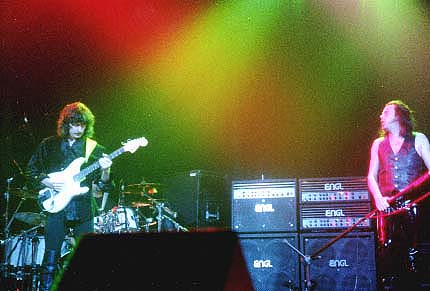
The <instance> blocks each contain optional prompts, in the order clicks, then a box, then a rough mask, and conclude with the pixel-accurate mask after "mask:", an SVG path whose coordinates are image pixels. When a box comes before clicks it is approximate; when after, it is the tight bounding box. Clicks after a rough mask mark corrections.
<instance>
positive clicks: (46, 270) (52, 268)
mask: <svg viewBox="0 0 430 291" xmlns="http://www.w3.org/2000/svg"><path fill="white" fill-rule="evenodd" d="M56 269H57V254H56V252H55V251H54V250H47V251H46V253H45V257H44V264H43V266H42V271H41V275H40V291H49V290H50V288H51V286H52V283H53V282H54V278H55V272H56Z"/></svg>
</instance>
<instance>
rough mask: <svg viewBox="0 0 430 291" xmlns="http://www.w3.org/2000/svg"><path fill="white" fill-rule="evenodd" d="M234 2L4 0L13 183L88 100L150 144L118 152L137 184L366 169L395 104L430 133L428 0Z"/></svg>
mask: <svg viewBox="0 0 430 291" xmlns="http://www.w3.org/2000/svg"><path fill="white" fill-rule="evenodd" d="M233 2H235V3H229V1H131V0H130V1H128V0H127V1H121V2H116V1H94V2H92V1H90V2H88V1H64V2H63V1H60V2H58V1H25V2H23V3H21V2H20V1H19V2H17V1H4V2H2V4H1V7H0V11H1V12H0V13H1V19H2V23H1V37H2V41H1V50H2V53H1V84H2V85H1V99H0V102H1V103H0V114H1V117H0V118H1V119H0V121H1V123H0V126H1V128H0V129H1V131H0V134H1V143H2V146H1V151H0V188H1V191H6V178H9V177H13V178H14V181H13V182H12V185H11V186H12V188H21V187H23V186H24V184H25V179H23V177H22V175H21V173H20V172H21V169H22V170H25V167H26V164H27V162H28V159H29V158H30V156H31V154H32V152H33V151H34V149H35V147H36V145H37V144H38V143H39V142H40V141H41V139H42V138H44V137H45V136H48V135H51V134H54V133H55V126H56V125H55V123H56V120H57V118H58V113H59V110H60V109H61V108H62V107H63V106H64V105H66V104H68V103H70V102H73V101H78V100H79V101H82V102H84V103H86V104H87V105H88V106H89V107H90V108H91V109H92V111H93V113H94V114H95V116H96V125H95V129H96V135H95V138H96V139H97V140H98V141H99V143H101V144H103V145H105V146H106V147H107V148H108V149H109V150H110V151H114V150H116V149H117V148H119V147H120V146H121V142H122V141H126V140H127V139H130V138H131V139H133V138H137V137H140V136H145V137H146V138H147V139H148V140H149V145H148V146H147V147H145V148H141V149H138V151H137V152H135V153H134V154H132V155H131V154H128V153H127V154H125V155H122V156H120V157H118V159H117V160H115V161H114V165H113V169H112V171H113V173H114V175H115V178H116V180H117V181H119V180H123V181H124V183H125V184H134V183H139V182H141V181H142V180H145V181H147V182H160V181H162V180H163V179H164V178H165V177H168V176H170V175H174V174H175V173H179V172H183V171H190V170H193V169H203V170H208V171H214V172H216V173H219V174H220V175H221V176H223V177H225V179H227V180H229V181H231V180H241V179H258V178H260V177H261V175H262V174H264V177H265V178H313V177H340V176H365V175H366V173H367V164H368V156H369V149H370V144H371V142H372V140H373V139H374V138H375V137H376V135H377V130H378V127H379V114H380V112H381V109H382V107H383V105H384V104H385V103H386V102H387V101H388V100H391V99H403V100H404V101H406V102H407V103H408V104H409V105H410V106H411V107H412V108H413V109H414V110H415V111H416V118H417V121H418V127H417V128H418V129H419V130H420V131H422V132H424V133H426V134H427V133H428V132H429V130H430V116H429V114H428V113H429V110H428V109H429V105H428V104H429V101H428V97H429V95H430V66H429V60H430V41H429V40H430V24H429V22H428V19H429V2H428V1H409V2H408V4H398V3H397V2H399V1H393V2H396V3H392V4H384V5H383V4H381V3H378V1H366V3H365V4H359V3H355V4H351V3H350V4H348V3H337V4H334V3H332V1H319V3H318V4H316V3H314V1H300V3H301V4H298V2H294V1H292V2H289V1H267V3H266V2H264V1H251V2H248V1H233ZM284 2H286V3H284ZM345 2H348V1H345ZM354 2H355V1H354ZM288 3H289V4H288ZM12 199H16V197H12ZM14 203H16V202H14ZM24 204H29V205H31V206H24V208H23V209H26V208H27V209H30V210H31V209H33V207H34V205H33V204H34V202H32V201H25V203H24Z"/></svg>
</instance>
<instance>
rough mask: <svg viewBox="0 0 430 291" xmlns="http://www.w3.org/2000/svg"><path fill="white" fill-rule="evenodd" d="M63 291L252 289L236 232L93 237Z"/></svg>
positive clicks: (62, 281) (65, 277) (71, 266)
mask: <svg viewBox="0 0 430 291" xmlns="http://www.w3.org/2000/svg"><path fill="white" fill-rule="evenodd" d="M54 286H55V288H54V290H58V291H76V290H82V291H89V290H91V291H94V290H103V291H113V290H115V291H127V290H145V291H151V290H177V291H191V290H192V291H208V290H213V291H217V290H222V291H238V290H239V291H252V290H253V289H252V283H251V280H250V277H249V274H248V271H247V269H246V265H245V261H244V258H243V256H242V252H241V249H240V244H239V239H238V238H237V236H236V235H235V234H234V233H231V232H179V233H174V232H163V233H127V234H91V235H86V236H84V237H83V238H82V239H81V240H80V241H79V243H78V245H77V248H76V251H75V253H74V254H73V255H72V256H71V259H70V260H69V262H68V263H67V267H66V268H65V270H64V272H63V273H62V274H60V275H58V276H57V277H56V283H54Z"/></svg>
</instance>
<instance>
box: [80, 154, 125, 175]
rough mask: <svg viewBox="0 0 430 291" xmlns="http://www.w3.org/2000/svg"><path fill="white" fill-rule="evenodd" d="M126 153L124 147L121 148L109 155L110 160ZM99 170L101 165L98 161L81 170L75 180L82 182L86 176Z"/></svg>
mask: <svg viewBox="0 0 430 291" xmlns="http://www.w3.org/2000/svg"><path fill="white" fill-rule="evenodd" d="M124 152H125V150H124V147H121V148H119V149H117V150H116V151H114V152H112V153H111V154H109V155H108V158H109V159H111V160H113V159H115V158H116V157H118V156H120V155H121V154H123V153H124ZM99 168H100V163H99V162H98V161H97V162H94V163H92V164H91V165H89V166H88V167H86V168H85V169H83V170H81V171H80V172H79V173H77V174H76V175H75V176H73V180H74V181H75V182H79V181H82V180H83V179H84V178H85V177H86V176H88V175H89V174H91V173H92V172H94V171H95V170H98V169H99Z"/></svg>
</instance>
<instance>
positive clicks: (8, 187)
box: [4, 177, 13, 240]
mask: <svg viewBox="0 0 430 291" xmlns="http://www.w3.org/2000/svg"><path fill="white" fill-rule="evenodd" d="M12 181H13V177H10V178H7V179H6V183H7V187H6V192H5V193H4V198H5V200H6V203H5V204H6V205H5V212H4V225H5V227H4V240H7V239H8V238H9V226H10V223H9V222H8V220H9V197H10V184H11V183H12Z"/></svg>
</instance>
